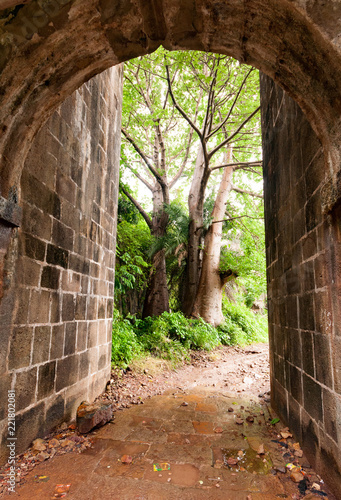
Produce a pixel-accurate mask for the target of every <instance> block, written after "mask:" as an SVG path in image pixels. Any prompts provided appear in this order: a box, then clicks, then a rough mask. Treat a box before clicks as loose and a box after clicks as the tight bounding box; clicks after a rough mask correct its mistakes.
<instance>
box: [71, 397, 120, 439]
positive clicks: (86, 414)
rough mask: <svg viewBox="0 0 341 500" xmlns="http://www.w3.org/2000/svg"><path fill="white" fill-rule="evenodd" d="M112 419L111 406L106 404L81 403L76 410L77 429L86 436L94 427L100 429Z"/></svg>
mask: <svg viewBox="0 0 341 500" xmlns="http://www.w3.org/2000/svg"><path fill="white" fill-rule="evenodd" d="M111 419H112V406H111V404H108V403H101V402H98V403H93V404H90V403H88V402H87V401H83V402H82V403H81V404H80V405H79V407H78V408H77V428H78V430H79V432H80V433H82V434H86V433H88V432H90V431H91V429H93V428H94V427H102V425H105V424H106V423H107V422H109V421H110V420H111Z"/></svg>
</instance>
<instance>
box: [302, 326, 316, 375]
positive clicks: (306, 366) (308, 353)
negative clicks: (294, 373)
mask: <svg viewBox="0 0 341 500" xmlns="http://www.w3.org/2000/svg"><path fill="white" fill-rule="evenodd" d="M301 345H302V361H303V370H304V371H305V372H306V373H307V374H308V375H311V376H312V377H314V376H315V368H314V342H313V334H312V333H311V332H301Z"/></svg>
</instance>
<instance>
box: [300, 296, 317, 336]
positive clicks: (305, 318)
mask: <svg viewBox="0 0 341 500" xmlns="http://www.w3.org/2000/svg"><path fill="white" fill-rule="evenodd" d="M299 311H300V315H299V318H300V328H301V329H302V330H311V331H314V330H315V316H314V314H315V308H314V294H313V293H306V294H304V295H303V296H301V297H300V298H299Z"/></svg>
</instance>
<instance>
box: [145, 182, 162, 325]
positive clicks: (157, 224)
mask: <svg viewBox="0 0 341 500" xmlns="http://www.w3.org/2000/svg"><path fill="white" fill-rule="evenodd" d="M153 205H154V206H153V220H152V227H151V234H152V235H153V236H155V237H157V238H160V237H162V236H164V235H165V233H166V228H167V224H168V215H167V214H166V213H165V211H164V208H163V194H162V190H161V187H160V185H159V184H158V183H156V184H155V186H154V189H153ZM165 311H167V312H169V292H168V286H167V270H166V256H165V250H164V249H161V250H159V251H158V252H156V253H155V254H154V256H153V261H152V270H151V275H150V278H149V283H148V287H147V291H146V297H145V301H144V306H143V312H142V317H143V318H146V317H147V316H160V314H162V313H163V312H165Z"/></svg>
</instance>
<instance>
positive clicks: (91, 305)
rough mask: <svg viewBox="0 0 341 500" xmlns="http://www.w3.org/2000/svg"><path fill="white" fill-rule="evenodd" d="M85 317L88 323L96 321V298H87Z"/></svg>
mask: <svg viewBox="0 0 341 500" xmlns="http://www.w3.org/2000/svg"><path fill="white" fill-rule="evenodd" d="M86 315H87V319H88V320H89V321H91V320H97V297H91V296H90V297H89V296H88V303H87V309H86Z"/></svg>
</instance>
